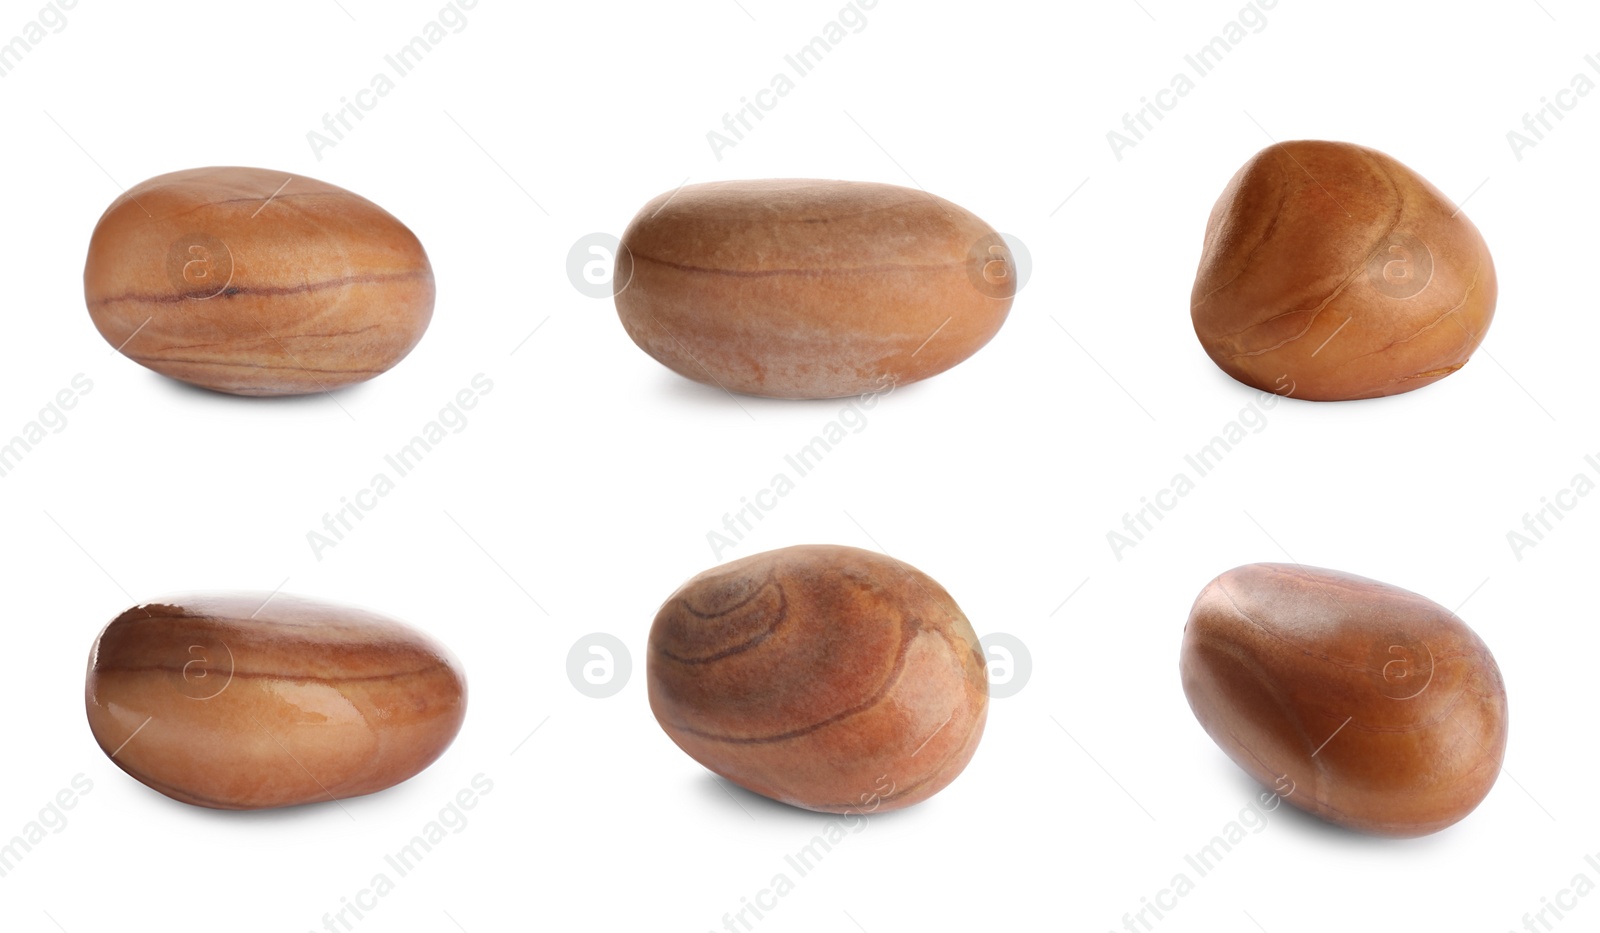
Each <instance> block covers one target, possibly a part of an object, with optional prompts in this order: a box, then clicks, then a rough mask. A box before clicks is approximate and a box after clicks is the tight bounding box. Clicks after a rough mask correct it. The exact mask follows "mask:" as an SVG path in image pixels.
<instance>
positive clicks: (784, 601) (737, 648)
mask: <svg viewBox="0 0 1600 933" xmlns="http://www.w3.org/2000/svg"><path fill="white" fill-rule="evenodd" d="M768 587H774V588H776V589H777V591H778V610H777V613H776V615H777V618H775V619H773V621H772V624H771V625H769V626H767V628H766V630H765V631H763V632H760V633H758V634H756V635H755V636H754V637H752V638H751V639H750V640H748V641H746V642H744V643H743V644H739V645H734V646H733V647H731V648H725V649H723V650H721V651H718V652H716V653H715V654H710V655H707V656H706V657H703V658H690V657H684V656H683V655H677V654H673V653H672V652H670V651H668V650H666V649H665V648H656V653H657V654H659V655H661V656H662V657H664V658H666V659H668V660H670V661H677V662H678V663H679V664H710V663H712V662H714V661H721V660H723V659H724V658H731V657H733V656H734V655H736V654H742V653H744V652H746V651H749V650H750V649H752V648H755V647H756V646H758V645H760V644H761V643H762V642H764V641H766V640H767V639H768V638H771V637H772V633H773V632H775V631H777V630H778V626H780V625H782V624H783V623H784V621H785V620H787V619H788V618H789V594H788V593H786V592H784V589H783V584H781V583H779V582H777V579H776V573H769V574H767V579H766V581H765V582H763V583H762V584H761V585H760V586H758V587H756V589H755V590H754V592H752V593H751V594H750V595H749V596H748V597H746V598H745V599H743V600H741V601H739V602H738V603H735V604H734V605H732V606H729V607H728V608H727V609H724V610H722V611H721V612H701V611H700V610H698V609H696V608H694V607H693V606H691V605H689V601H688V600H687V599H679V600H678V606H679V607H680V608H682V609H683V610H684V611H685V612H688V613H689V614H690V615H692V616H695V617H696V618H699V619H720V618H723V617H724V616H729V615H732V614H733V613H735V612H738V611H739V610H741V609H743V608H745V607H746V606H749V605H750V604H751V603H754V602H755V601H756V600H757V599H758V598H760V596H761V594H762V593H765V592H766V591H767V588H768Z"/></svg>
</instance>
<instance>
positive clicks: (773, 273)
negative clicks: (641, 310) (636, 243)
mask: <svg viewBox="0 0 1600 933" xmlns="http://www.w3.org/2000/svg"><path fill="white" fill-rule="evenodd" d="M633 258H634V261H635V262H637V261H639V260H641V259H642V260H644V261H645V262H653V263H655V264H656V265H658V266H666V267H667V268H669V269H677V270H679V271H680V272H698V273H701V274H703V275H725V276H729V277H730V278H738V279H765V278H775V277H778V276H797V277H800V278H819V277H822V276H831V275H881V274H883V273H885V272H930V271H942V270H949V269H959V268H962V267H963V266H965V265H966V264H967V263H966V260H965V259H963V260H961V261H957V262H938V263H902V262H880V263H876V264H874V265H870V266H851V267H848V268H843V267H840V268H826V269H824V268H815V269H712V268H710V267H708V266H693V265H689V264H688V263H682V262H672V261H670V260H666V259H657V258H655V257H654V256H646V255H643V254H641V253H639V252H637V251H634V252H633Z"/></svg>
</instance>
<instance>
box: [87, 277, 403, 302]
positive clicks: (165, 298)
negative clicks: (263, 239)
mask: <svg viewBox="0 0 1600 933" xmlns="http://www.w3.org/2000/svg"><path fill="white" fill-rule="evenodd" d="M432 279H433V273H432V272H430V271H428V270H425V269H418V270H415V271H411V272H390V273H370V274H365V275H347V276H345V277H343V278H338V279H326V280H324V281H321V282H306V283H304V284H301V285H253V286H248V287H246V286H233V287H229V288H228V289H227V290H226V291H225V292H223V293H222V294H223V295H224V296H225V297H237V296H239V295H251V296H261V297H265V298H277V297H281V296H284V295H300V294H306V293H310V292H318V291H325V290H327V289H330V288H343V287H345V286H347V285H385V284H389V283H393V282H406V281H412V280H427V281H432ZM212 297H216V296H215V295H213V296H212ZM208 300H210V299H209V298H206V297H204V296H202V295H198V294H197V293H192V292H191V293H182V294H163V295H140V294H134V293H128V294H123V295H112V296H108V297H105V298H97V299H95V300H94V304H95V305H96V306H101V305H112V304H122V303H124V302H135V303H140V304H178V303H181V302H185V301H208Z"/></svg>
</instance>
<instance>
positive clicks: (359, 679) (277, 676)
mask: <svg viewBox="0 0 1600 933" xmlns="http://www.w3.org/2000/svg"><path fill="white" fill-rule="evenodd" d="M446 669H447V665H445V664H443V663H442V662H435V663H433V664H429V665H428V666H426V667H419V668H415V669H413V670H409V671H394V672H391V673H385V674H364V675H354V674H352V675H350V676H348V677H314V676H312V675H310V674H292V673H283V672H280V671H241V670H233V671H230V672H228V673H227V674H226V676H227V677H228V678H230V679H237V680H288V681H294V682H296V683H301V682H305V683H318V684H330V685H337V684H348V683H363V682H369V681H382V680H399V679H400V678H402V677H418V676H421V675H423V674H430V673H433V672H434V671H441V670H446ZM161 671H165V672H167V673H169V674H183V673H184V670H183V668H182V667H172V666H171V665H167V664H149V665H140V666H138V667H123V666H109V667H108V666H100V667H97V668H95V673H97V674H107V673H117V674H145V673H157V672H161ZM217 673H218V676H223V674H222V671H221V669H220V668H219V669H217Z"/></svg>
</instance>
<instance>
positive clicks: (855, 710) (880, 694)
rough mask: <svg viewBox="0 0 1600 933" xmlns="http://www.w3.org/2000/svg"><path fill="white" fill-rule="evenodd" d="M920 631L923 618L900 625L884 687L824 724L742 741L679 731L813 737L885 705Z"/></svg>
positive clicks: (764, 740) (765, 740)
mask: <svg viewBox="0 0 1600 933" xmlns="http://www.w3.org/2000/svg"><path fill="white" fill-rule="evenodd" d="M921 630H922V621H921V620H920V619H917V618H915V617H912V618H908V619H905V620H904V621H903V622H902V623H901V638H900V650H899V652H898V653H897V654H896V655H895V659H894V666H893V667H892V668H890V669H889V675H888V676H887V677H885V678H884V679H883V684H882V685H881V686H880V687H879V688H878V690H877V692H875V693H874V694H873V695H872V696H870V697H868V698H867V699H866V700H864V701H863V702H861V703H858V704H856V705H855V706H852V707H850V708H849V709H847V710H843V711H841V712H838V713H834V714H833V715H832V716H829V717H828V718H827V719H824V720H822V721H821V722H814V723H812V724H811V725H809V726H801V727H800V728H798V729H793V730H790V731H789V732H783V733H779V734H778V735H762V736H752V737H749V738H741V737H739V736H730V735H716V734H714V733H711V732H703V731H701V730H699V729H695V728H693V727H691V726H687V725H684V724H682V723H679V724H677V728H679V729H682V730H683V731H684V732H687V733H689V734H690V735H694V736H698V737H700V738H703V739H710V740H711V741H714V742H726V743H728V744H729V745H767V744H770V743H773V742H786V741H788V740H790V739H798V738H801V737H803V736H807V735H810V734H811V733H813V732H818V731H820V730H822V729H825V728H827V727H828V726H831V725H834V724H835V723H838V722H842V721H844V720H846V719H849V718H850V717H852V716H856V715H859V714H861V713H864V712H866V711H868V710H870V709H872V708H873V707H875V706H877V705H878V704H879V703H881V702H883V698H884V697H886V696H888V695H889V691H890V690H891V689H893V688H894V685H895V684H896V683H897V682H898V681H899V680H900V675H901V674H903V673H904V672H905V668H906V656H907V655H909V654H910V653H911V645H912V643H913V642H915V641H916V640H917V635H918V634H920V632H921Z"/></svg>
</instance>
